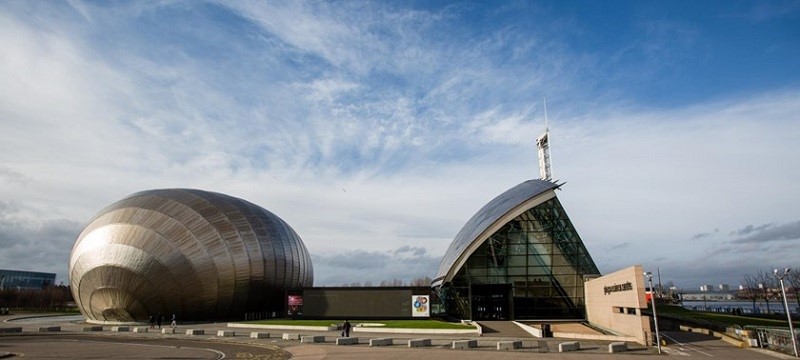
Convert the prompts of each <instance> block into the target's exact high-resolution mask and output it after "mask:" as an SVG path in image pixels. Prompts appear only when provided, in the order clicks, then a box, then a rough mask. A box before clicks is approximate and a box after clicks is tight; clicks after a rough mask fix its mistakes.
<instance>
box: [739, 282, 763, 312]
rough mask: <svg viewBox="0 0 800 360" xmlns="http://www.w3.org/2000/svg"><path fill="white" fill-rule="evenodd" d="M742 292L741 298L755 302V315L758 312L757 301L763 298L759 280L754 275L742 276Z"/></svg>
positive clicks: (740, 293)
mask: <svg viewBox="0 0 800 360" xmlns="http://www.w3.org/2000/svg"><path fill="white" fill-rule="evenodd" d="M741 280H742V290H741V291H740V292H739V297H740V298H742V299H750V300H752V301H753V313H755V312H756V301H758V298H759V297H761V292H760V290H761V289H759V288H758V278H757V277H756V276H755V275H752V274H745V275H742V279H741Z"/></svg>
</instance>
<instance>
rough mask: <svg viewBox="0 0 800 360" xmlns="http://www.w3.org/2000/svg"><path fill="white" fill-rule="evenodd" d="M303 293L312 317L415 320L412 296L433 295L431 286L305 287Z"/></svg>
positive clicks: (306, 313) (305, 311) (305, 310)
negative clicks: (413, 317)
mask: <svg viewBox="0 0 800 360" xmlns="http://www.w3.org/2000/svg"><path fill="white" fill-rule="evenodd" d="M302 294H303V317H304V318H308V319H314V318H319V319H371V318H379V319H405V318H408V319H411V318H412V304H411V298H412V295H430V288H427V287H359V288H348V287H328V288H305V289H303V292H302Z"/></svg>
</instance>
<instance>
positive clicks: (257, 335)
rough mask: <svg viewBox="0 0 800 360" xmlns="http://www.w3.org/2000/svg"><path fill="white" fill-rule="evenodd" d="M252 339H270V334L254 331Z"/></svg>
mask: <svg viewBox="0 0 800 360" xmlns="http://www.w3.org/2000/svg"><path fill="white" fill-rule="evenodd" d="M250 338H251V339H269V333H265V332H258V331H253V332H251V333H250Z"/></svg>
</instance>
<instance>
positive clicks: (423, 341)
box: [408, 339, 431, 347]
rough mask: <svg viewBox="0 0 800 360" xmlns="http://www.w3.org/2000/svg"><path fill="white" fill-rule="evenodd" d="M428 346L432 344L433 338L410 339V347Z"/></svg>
mask: <svg viewBox="0 0 800 360" xmlns="http://www.w3.org/2000/svg"><path fill="white" fill-rule="evenodd" d="M426 346H431V339H411V340H408V347H426Z"/></svg>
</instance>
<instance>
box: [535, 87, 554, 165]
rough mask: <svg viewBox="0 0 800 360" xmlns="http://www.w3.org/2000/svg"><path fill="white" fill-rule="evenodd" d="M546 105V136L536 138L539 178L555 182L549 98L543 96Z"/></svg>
mask: <svg viewBox="0 0 800 360" xmlns="http://www.w3.org/2000/svg"><path fill="white" fill-rule="evenodd" d="M542 103H543V104H544V124H545V129H544V134H542V135H540V136H539V137H538V138H536V149H537V150H538V153H539V177H540V178H541V179H542V180H547V181H551V180H553V169H552V166H551V158H550V122H549V120H548V119H547V98H546V97H545V96H544V95H542Z"/></svg>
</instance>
